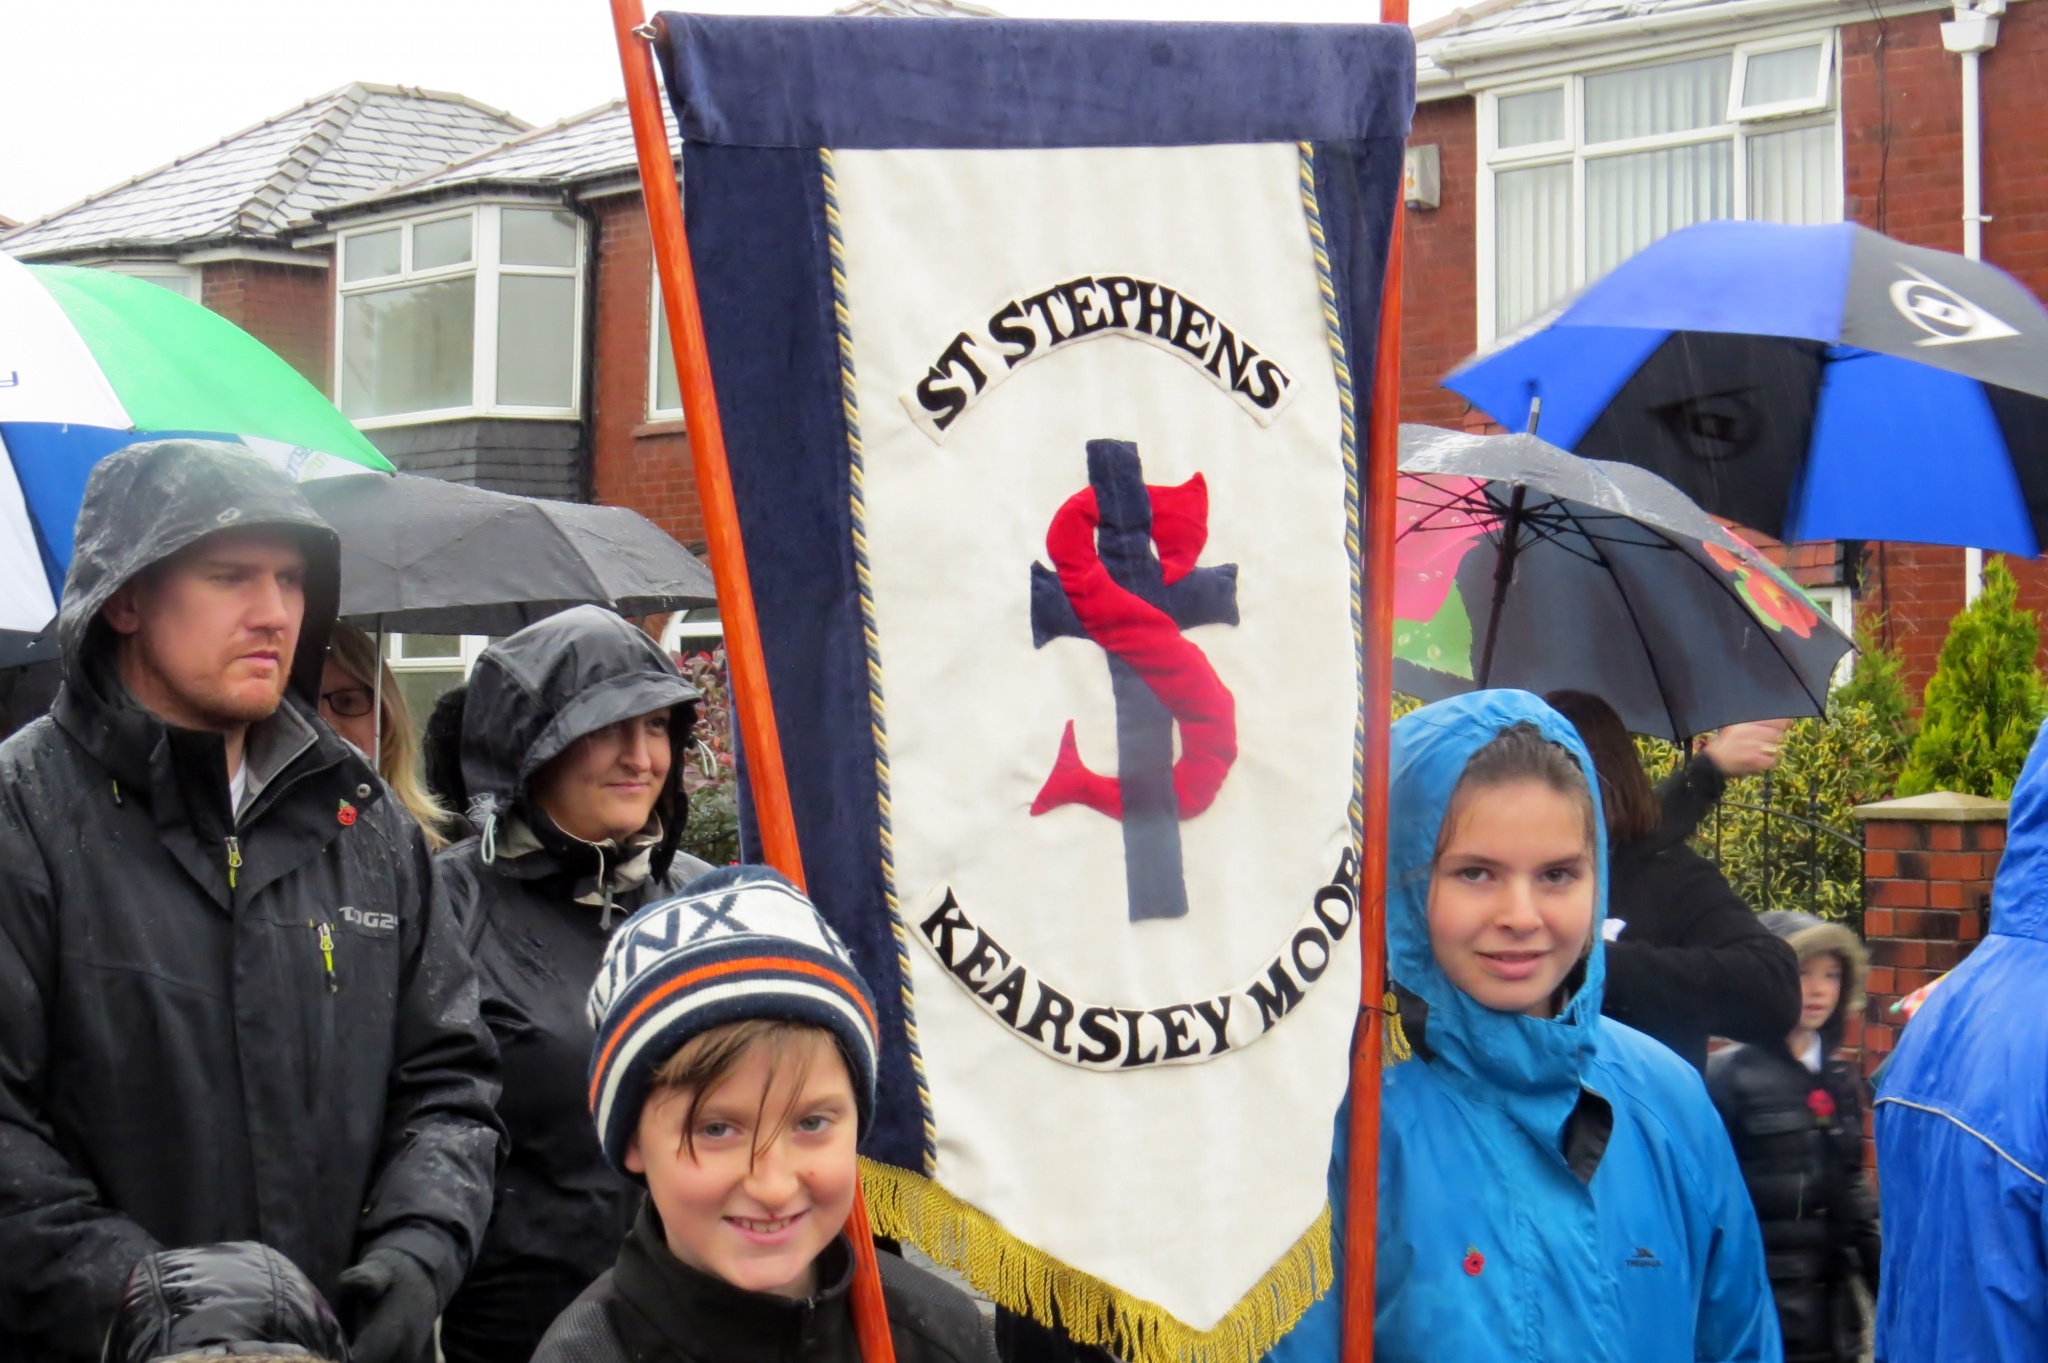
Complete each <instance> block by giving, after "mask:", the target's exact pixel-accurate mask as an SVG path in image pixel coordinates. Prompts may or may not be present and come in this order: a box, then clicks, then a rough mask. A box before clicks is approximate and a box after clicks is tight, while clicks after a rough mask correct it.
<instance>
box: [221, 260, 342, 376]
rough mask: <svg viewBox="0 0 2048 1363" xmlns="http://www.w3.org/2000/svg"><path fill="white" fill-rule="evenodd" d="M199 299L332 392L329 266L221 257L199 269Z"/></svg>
mask: <svg viewBox="0 0 2048 1363" xmlns="http://www.w3.org/2000/svg"><path fill="white" fill-rule="evenodd" d="M200 301H201V302H202V303H204V304H206V306H207V307H209V308H212V309H213V310H214V311H215V312H217V313H219V314H220V315H221V316H223V317H225V318H227V319H228V320H229V321H230V322H233V323H234V324H235V325H236V326H238V327H240V328H241V329H242V330H244V331H246V332H248V333H249V334H250V335H251V336H254V337H255V338H256V339H257V340H259V341H261V342H263V344H265V345H267V346H269V347H270V348H271V349H272V350H274V351H276V352H277V353H278V354H279V355H281V356H283V357H284V360H285V362H286V363H287V364H289V365H291V367H292V368H294V369H296V370H298V371H299V372H300V373H301V374H304V375H305V376H306V377H307V378H308V379H310V380H312V382H313V386H314V387H316V388H318V389H319V390H320V391H321V392H323V393H326V394H328V395H329V396H330V397H331V396H332V395H333V392H334V384H333V379H334V368H333V359H332V355H333V341H334V294H333V287H332V282H331V281H330V279H329V278H328V270H327V267H326V265H325V264H324V263H323V264H322V265H320V266H319V267H318V268H312V267H309V266H305V265H272V264H268V263H266V262H262V261H254V260H223V261H215V262H214V263H212V264H210V265H206V266H202V267H201V273H200Z"/></svg>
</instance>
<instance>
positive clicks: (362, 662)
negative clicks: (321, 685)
mask: <svg viewBox="0 0 2048 1363" xmlns="http://www.w3.org/2000/svg"><path fill="white" fill-rule="evenodd" d="M327 656H328V657H329V658H331V659H333V660H334V664H335V666H337V667H339V668H340V669H341V670H342V671H344V672H346V673H348V674H349V676H351V677H353V678H354V679H355V680H356V681H357V682H358V683H359V684H361V685H363V686H367V687H370V688H371V690H372V691H373V692H375V693H380V694H381V699H382V701H383V714H382V715H381V716H380V718H379V723H378V739H377V746H378V747H379V748H380V749H381V751H380V752H379V753H378V754H377V774H378V775H379V776H382V777H383V778H384V784H385V785H388V786H390V787H391V793H392V794H393V795H396V796H397V797H398V803H400V804H402V805H404V806H405V811H406V813H408V814H410V815H412V817H413V820H414V822H416V823H418V824H419V826H420V831H421V832H422V833H424V834H426V836H427V846H428V847H429V848H432V849H433V850H435V851H439V850H440V849H441V848H443V847H446V846H447V845H448V838H447V835H445V834H444V833H442V831H441V826H442V824H443V823H444V821H446V820H447V818H448V811H447V810H445V809H443V808H442V807H441V803H440V801H438V800H436V799H435V798H434V797H433V796H432V795H430V794H429V793H428V792H427V787H426V785H425V783H424V782H422V781H421V780H420V742H419V737H418V736H417V735H416V734H414V733H413V731H412V713H411V711H409V710H408V709H406V705H405V694H404V693H403V692H402V691H400V690H399V689H398V678H397V677H395V676H393V675H392V672H391V664H389V663H387V662H384V661H383V660H382V659H380V658H378V656H377V645H376V643H375V642H374V641H373V640H372V639H371V638H370V636H369V635H367V634H365V633H363V632H362V631H361V630H359V629H357V628H356V627H355V626H354V625H351V624H349V623H348V622H347V621H346V620H337V621H335V622H334V635H333V637H332V638H330V639H329V640H328V641H327ZM379 669H381V670H382V671H383V674H384V676H383V685H382V687H381V688H379V687H378V685H377V683H376V681H375V680H373V679H374V678H375V677H376V675H377V672H378V670H379Z"/></svg>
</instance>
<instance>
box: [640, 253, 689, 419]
mask: <svg viewBox="0 0 2048 1363" xmlns="http://www.w3.org/2000/svg"><path fill="white" fill-rule="evenodd" d="M649 273H650V274H651V275H652V276H653V283H652V284H650V285H649V286H648V290H647V295H648V304H647V419H648V420H649V421H650V422H653V421H681V420H682V419H683V409H682V407H681V406H680V405H678V406H675V407H661V406H657V405H656V404H657V403H659V402H660V400H661V397H660V395H661V324H662V309H661V273H660V271H658V270H650V271H649ZM671 344H673V342H671ZM682 392H683V387H682V378H681V376H680V375H678V376H677V379H676V401H677V402H678V404H680V403H681V401H682Z"/></svg>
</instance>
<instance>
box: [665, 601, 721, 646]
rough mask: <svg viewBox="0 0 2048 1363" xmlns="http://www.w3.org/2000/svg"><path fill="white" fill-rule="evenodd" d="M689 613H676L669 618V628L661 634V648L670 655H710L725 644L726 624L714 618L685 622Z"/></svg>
mask: <svg viewBox="0 0 2048 1363" xmlns="http://www.w3.org/2000/svg"><path fill="white" fill-rule="evenodd" d="M687 613H688V612H685V611H676V612H675V613H674V614H672V615H670V616H669V618H668V626H667V628H665V629H663V630H662V632H661V646H662V648H663V650H665V651H666V652H668V653H671V654H675V653H709V652H710V651H711V650H712V649H714V648H717V647H719V646H720V645H722V644H724V643H725V622H724V621H723V620H721V619H718V618H716V617H714V618H713V619H710V620H685V619H683V616H684V615H685V614H687Z"/></svg>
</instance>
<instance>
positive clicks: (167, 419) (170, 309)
mask: <svg viewBox="0 0 2048 1363" xmlns="http://www.w3.org/2000/svg"><path fill="white" fill-rule="evenodd" d="M172 435H185V436H205V437H209V438H212V439H218V440H233V441H239V442H241V443H242V444H244V445H246V446H248V447H249V449H250V450H251V451H252V452H254V453H256V454H258V455H260V456H262V457H263V458H265V459H268V460H270V461H271V462H272V463H274V464H276V465H277V466H278V467H279V468H281V469H283V470H285V471H286V472H288V473H290V474H291V475H292V476H294V477H295V478H298V479H300V480H308V479H314V478H325V477H331V476H334V475H336V474H344V473H361V472H364V471H367V470H377V471H383V472H390V471H391V465H390V463H389V462H388V461H386V460H385V458H384V456H383V455H381V454H379V453H378V452H377V450H376V448H375V447H374V446H373V445H371V444H370V442H369V441H368V440H366V439H364V437H363V434H362V432H360V431H358V430H357V429H356V428H355V427H354V426H353V425H351V424H350V423H349V420H348V418H347V417H344V416H343V415H342V414H341V413H340V412H339V411H337V410H336V409H335V407H334V404H332V403H331V402H329V401H328V400H327V399H326V398H325V397H323V396H322V395H321V393H320V390H319V389H317V388H315V387H314V386H313V385H312V384H311V383H308V382H307V381H306V379H305V378H304V377H303V376H302V375H301V374H300V373H299V372H298V371H297V370H295V369H293V368H292V367H291V366H290V365H289V364H286V363H285V362H284V361H283V360H281V359H279V358H278V357H277V355H276V354H274V353H273V352H272V351H271V350H270V349H269V348H267V347H266V346H264V345H263V343H262V342H260V341H258V340H256V338H254V337H253V336H251V335H249V334H248V333H247V332H245V331H243V330H242V329H241V328H240V327H238V326H236V325H234V324H233V323H232V322H229V321H228V320H227V319H226V318H224V317H221V316H220V315H219V314H217V313H214V312H212V311H210V310H208V309H206V308H203V307H201V306H200V305H199V304H197V303H194V302H192V301H190V300H189V299H186V298H183V297H180V296H179V295H177V294H175V293H172V292H171V291H170V290H168V289H165V288H163V287H161V286H159V285H156V284H152V283H149V282H148V281H146V280H141V279H134V278H131V277H129V276H127V275H121V274H115V273H113V272H111V271H107V270H90V269H79V268H76V267H72V266H65V265H25V264H23V263H21V262H20V261H17V260H14V259H13V258H12V257H9V256H6V255H0V632H4V631H15V632H17V633H23V634H33V633H34V632H36V631H39V630H41V629H42V628H43V627H44V626H45V625H46V624H47V623H48V622H49V620H50V618H51V617H52V616H53V615H54V614H55V613H56V601H57V598H58V596H59V595H60V594H61V592H62V590H63V583H64V574H65V572H66V570H67V569H68V568H69V567H70V563H71V532H72V526H73V524H74V522H75V521H76V520H77V518H78V504H79V502H80V500H81V499H82V498H83V496H84V493H85V481H86V478H87V476H88V475H90V473H91V472H92V466H93V465H94V464H96V463H98V462H99V461H100V460H101V459H103V458H105V457H106V456H107V455H109V454H111V453H113V452H114V451H115V450H117V449H120V448H121V447H122V446H124V445H129V444H132V443H134V442H135V441H137V440H149V439H154V438H157V437H161V436H172Z"/></svg>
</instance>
